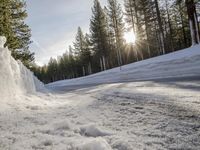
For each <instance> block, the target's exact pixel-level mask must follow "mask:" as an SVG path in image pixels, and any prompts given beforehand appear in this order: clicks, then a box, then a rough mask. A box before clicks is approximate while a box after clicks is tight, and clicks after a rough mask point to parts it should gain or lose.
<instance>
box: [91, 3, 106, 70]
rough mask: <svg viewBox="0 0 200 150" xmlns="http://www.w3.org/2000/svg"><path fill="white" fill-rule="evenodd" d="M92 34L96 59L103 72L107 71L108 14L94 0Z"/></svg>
mask: <svg viewBox="0 0 200 150" xmlns="http://www.w3.org/2000/svg"><path fill="white" fill-rule="evenodd" d="M90 32H91V43H92V47H93V51H94V57H96V58H98V60H100V61H99V62H100V67H101V70H106V68H107V67H106V60H107V59H108V56H109V43H108V42H109V39H108V38H109V37H108V31H107V20H106V14H105V13H104V10H103V9H102V7H101V5H100V3H99V1H98V0H94V6H93V8H92V18H91V21H90Z"/></svg>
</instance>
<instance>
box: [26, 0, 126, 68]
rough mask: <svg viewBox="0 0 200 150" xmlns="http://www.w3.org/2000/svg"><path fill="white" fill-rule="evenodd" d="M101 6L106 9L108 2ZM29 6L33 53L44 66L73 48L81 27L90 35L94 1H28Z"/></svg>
mask: <svg viewBox="0 0 200 150" xmlns="http://www.w3.org/2000/svg"><path fill="white" fill-rule="evenodd" d="M122 1H123V0H119V2H120V3H122ZM100 2H101V4H102V6H104V5H106V4H107V0H100ZM26 4H27V13H28V17H27V19H26V23H27V24H28V25H29V26H30V28H31V30H32V38H31V40H32V41H33V43H32V44H31V45H30V50H31V51H32V52H34V53H35V62H36V64H38V65H40V66H42V65H44V64H47V63H48V60H49V59H50V57H53V58H57V56H60V55H62V54H63V53H64V52H65V51H66V50H67V49H68V46H69V45H72V43H73V41H74V39H75V35H76V32H77V28H78V27H79V26H80V27H81V28H82V29H83V31H84V32H89V24H90V18H91V13H92V11H91V7H92V6H93V0H26Z"/></svg>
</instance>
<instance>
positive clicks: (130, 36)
mask: <svg viewBox="0 0 200 150" xmlns="http://www.w3.org/2000/svg"><path fill="white" fill-rule="evenodd" d="M124 39H125V40H126V42H127V43H131V44H135V40H136V37H135V34H134V32H133V31H129V32H125V34H124Z"/></svg>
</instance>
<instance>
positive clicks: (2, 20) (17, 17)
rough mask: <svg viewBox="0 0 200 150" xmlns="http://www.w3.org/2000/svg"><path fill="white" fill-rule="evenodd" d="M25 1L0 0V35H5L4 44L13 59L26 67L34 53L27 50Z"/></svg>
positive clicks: (29, 41) (28, 34)
mask: <svg viewBox="0 0 200 150" xmlns="http://www.w3.org/2000/svg"><path fill="white" fill-rule="evenodd" d="M26 17H27V12H26V3H25V1H23V0H0V36H5V37H6V38H7V42H6V44H5V46H7V47H8V48H9V50H11V54H12V56H13V57H14V58H15V59H17V60H18V59H19V60H21V61H22V62H23V63H24V64H25V65H26V66H27V67H29V66H30V65H31V64H32V63H33V61H34V53H31V52H30V51H29V44H30V43H31V40H30V38H31V29H30V28H29V26H28V25H27V24H26V23H25V19H26Z"/></svg>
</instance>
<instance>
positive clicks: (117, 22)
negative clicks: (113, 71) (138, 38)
mask: <svg viewBox="0 0 200 150" xmlns="http://www.w3.org/2000/svg"><path fill="white" fill-rule="evenodd" d="M108 11H109V13H108V15H109V17H110V20H111V22H110V27H111V28H112V29H113V31H114V36H115V47H116V50H117V56H118V65H119V66H121V65H122V50H123V48H124V47H123V46H124V38H123V34H124V22H123V12H122V8H121V5H120V4H119V3H118V2H117V0H108Z"/></svg>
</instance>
